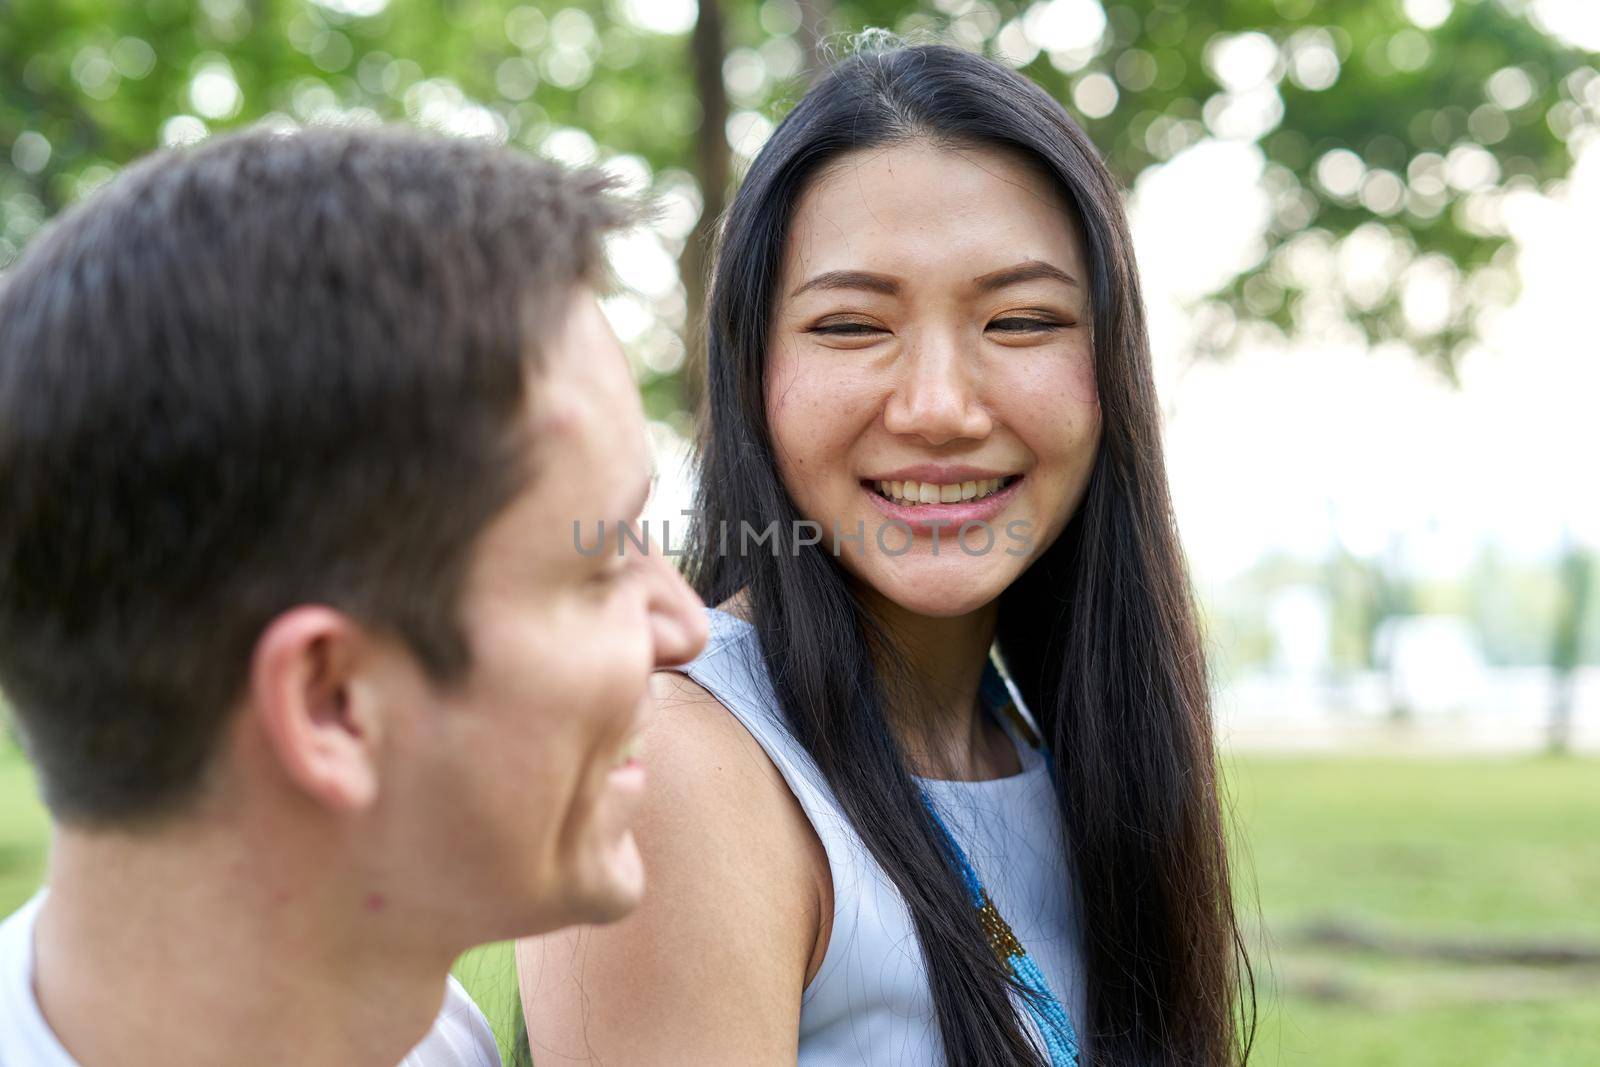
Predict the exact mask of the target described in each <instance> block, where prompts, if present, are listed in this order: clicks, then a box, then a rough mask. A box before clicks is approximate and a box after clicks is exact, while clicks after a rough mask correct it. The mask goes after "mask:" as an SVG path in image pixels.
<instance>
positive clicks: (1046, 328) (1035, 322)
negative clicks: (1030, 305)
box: [989, 316, 1066, 333]
mask: <svg viewBox="0 0 1600 1067" xmlns="http://www.w3.org/2000/svg"><path fill="white" fill-rule="evenodd" d="M1064 325H1066V324H1065V323H1061V322H1056V321H1054V320H1052V319H1028V318H1021V317H1018V316H1013V317H1011V318H1006V319H995V320H994V321H993V322H991V323H990V324H989V329H991V330H997V331H999V332H1000V333H1049V332H1051V331H1053V330H1059V329H1061V328H1062V327H1063V326H1064Z"/></svg>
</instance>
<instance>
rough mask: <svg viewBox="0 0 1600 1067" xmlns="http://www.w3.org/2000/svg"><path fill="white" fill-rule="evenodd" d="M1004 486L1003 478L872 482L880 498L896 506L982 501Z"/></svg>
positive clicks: (1004, 480)
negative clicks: (938, 483)
mask: <svg viewBox="0 0 1600 1067" xmlns="http://www.w3.org/2000/svg"><path fill="white" fill-rule="evenodd" d="M1005 484H1006V479H1004V478H984V479H982V480H981V481H972V482H952V483H950V484H949V485H935V484H934V483H933V482H893V481H882V482H874V483H873V485H874V487H875V488H876V489H877V490H878V494H879V495H880V496H884V497H887V498H888V499H890V500H892V501H894V502H895V503H896V504H906V505H914V504H955V503H959V502H961V501H964V500H982V499H983V498H984V497H986V496H990V495H992V494H994V493H997V492H999V491H1000V490H1001V488H1003V487H1004V486H1005Z"/></svg>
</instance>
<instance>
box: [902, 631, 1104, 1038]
mask: <svg viewBox="0 0 1600 1067" xmlns="http://www.w3.org/2000/svg"><path fill="white" fill-rule="evenodd" d="M979 692H980V694H981V696H982V698H983V703H984V705H985V706H986V707H987V708H989V709H990V710H991V711H992V712H994V713H995V715H996V716H1002V715H1003V716H1005V717H1006V718H1007V719H1008V720H1009V721H1011V723H1012V724H1013V725H1014V726H1015V727H1016V728H1017V729H1018V732H1019V733H1021V735H1022V736H1023V737H1024V738H1026V739H1027V741H1028V743H1029V744H1030V745H1032V746H1033V747H1034V748H1036V749H1038V750H1039V751H1040V752H1041V753H1042V754H1043V756H1044V759H1045V766H1046V767H1047V768H1048V770H1049V772H1050V777H1051V779H1052V780H1053V779H1054V778H1055V764H1054V763H1053V762H1052V761H1051V759H1050V750H1049V749H1047V748H1045V747H1044V745H1043V743H1042V742H1041V741H1040V738H1039V736H1038V734H1037V733H1035V732H1034V729H1033V726H1032V724H1031V723H1029V722H1028V721H1027V719H1025V718H1024V717H1023V716H1022V714H1021V713H1020V712H1019V711H1018V710H1017V706H1016V702H1015V701H1014V700H1013V699H1012V697H1011V693H1010V691H1009V690H1008V689H1007V688H1006V683H1005V681H1004V679H1002V678H1001V677H1000V673H999V671H997V670H996V669H995V666H994V664H993V663H989V664H986V665H985V666H984V672H983V682H982V684H981V685H980V687H979ZM922 805H923V807H925V808H926V809H927V810H928V814H929V815H930V816H931V817H932V818H933V824H934V825H935V826H936V827H938V828H939V833H940V834H942V835H943V836H944V840H945V844H946V845H948V846H949V848H950V854H951V855H952V856H954V857H955V860H956V865H957V870H958V872H959V873H960V875H961V880H962V882H963V883H964V884H965V885H966V887H967V894H968V896H969V897H970V898H971V899H972V906H973V907H974V908H976V909H977V912H978V922H979V923H981V924H982V925H983V932H984V933H985V934H986V935H988V938H989V947H990V948H991V949H992V950H994V954H995V958H996V959H998V960H999V961H1000V964H1001V966H1003V967H1005V968H1006V969H1007V970H1009V971H1010V972H1011V974H1012V975H1013V976H1014V977H1015V978H1016V979H1017V982H1018V984H1019V985H1021V986H1022V987H1023V988H1024V989H1026V990H1027V991H1028V996H1026V997H1024V998H1023V1000H1024V1003H1025V1004H1026V1006H1027V1009H1028V1014H1029V1015H1030V1016H1031V1017H1032V1018H1033V1021H1034V1023H1035V1024H1037V1026H1038V1027H1039V1032H1040V1034H1042V1035H1043V1036H1044V1043H1045V1051H1046V1053H1047V1054H1048V1055H1049V1057H1050V1065H1051V1067H1077V1064H1078V1035H1077V1032H1076V1031H1075V1030H1073V1028H1072V1020H1071V1019H1070V1018H1068V1017H1067V1012H1066V1009H1065V1008H1063V1007H1062V1006H1061V1001H1060V999H1059V998H1057V997H1056V995H1055V993H1053V992H1052V991H1051V989H1050V983H1049V982H1048V981H1046V980H1045V977H1044V974H1043V973H1042V972H1040V970H1039V965H1038V964H1036V963H1035V962H1034V961H1033V957H1032V956H1030V955H1028V950H1027V949H1026V948H1024V947H1023V944H1022V942H1021V941H1020V940H1018V939H1017V935H1016V934H1015V933H1013V932H1012V930H1011V924H1010V923H1008V922H1006V920H1005V917H1004V916H1002V915H1001V914H1000V911H999V909H997V908H996V907H995V906H994V901H992V900H990V899H989V892H988V890H986V889H984V888H983V882H982V880H980V879H979V878H978V872H977V871H975V870H973V868H972V863H971V861H970V860H968V859H967V853H966V850H965V849H963V848H962V847H961V844H960V842H958V841H957V840H956V838H955V835H954V834H952V833H951V832H950V828H949V827H948V826H946V825H945V821H944V819H943V818H941V817H940V815H939V810H938V808H937V807H935V806H934V804H933V802H932V801H931V800H929V799H928V794H927V793H926V792H924V793H923V794H922Z"/></svg>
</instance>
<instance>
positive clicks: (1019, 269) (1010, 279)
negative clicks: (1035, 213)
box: [972, 259, 1078, 292]
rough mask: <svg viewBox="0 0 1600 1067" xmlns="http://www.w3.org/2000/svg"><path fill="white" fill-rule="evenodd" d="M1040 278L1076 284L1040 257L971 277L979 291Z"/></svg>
mask: <svg viewBox="0 0 1600 1067" xmlns="http://www.w3.org/2000/svg"><path fill="white" fill-rule="evenodd" d="M1040 279H1047V280H1050V281H1057V282H1062V283H1064V284H1066V285H1071V286H1074V287H1076V286H1077V284H1078V279H1076V278H1074V277H1073V276H1072V275H1070V274H1068V273H1067V272H1066V271H1064V270H1062V269H1061V268H1060V267H1055V266H1052V265H1050V264H1049V263H1046V262H1045V261H1044V260H1042V259H1030V260H1028V261H1027V262H1026V263H1018V264H1017V265H1016V266H1015V267H1006V268H1005V269H1004V270H997V271H993V272H991V273H989V274H980V275H978V276H977V277H976V278H974V279H972V284H973V286H974V287H975V288H977V289H978V291H979V292H990V291H992V290H995V289H1004V288H1005V287H1006V286H1008V285H1017V284H1019V283H1021V282H1033V281H1038V280H1040Z"/></svg>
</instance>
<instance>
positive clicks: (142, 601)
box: [0, 130, 705, 1067]
mask: <svg viewBox="0 0 1600 1067" xmlns="http://www.w3.org/2000/svg"><path fill="white" fill-rule="evenodd" d="M625 215H626V212H625V211H624V210H623V209H622V208H621V207H620V206H619V205H618V204H617V203H616V202H615V201H613V200H612V199H610V198H609V197H608V196H607V194H606V189H605V182H604V180H603V179H601V178H598V177H597V176H595V175H594V174H583V175H569V174H566V173H564V172H562V171H560V170H558V169H556V168H554V167H552V166H549V165H546V164H544V163H541V162H538V161H536V160H533V159H529V158H527V157H524V156H520V155H517V154H514V153H508V152H505V151H501V150H496V149H493V148H491V147H488V146H485V145H480V144H473V143H465V142H459V141H446V140H438V139H431V138H426V137H422V136H419V135H415V134H404V133H394V132H382V133H375V132H367V133H357V132H350V131H345V132H338V131H329V130H324V131H307V132H302V133H296V134H292V135H278V134H271V133H267V132H252V133H248V134H244V135H242V136H235V137H228V138H223V139H220V140H217V141H215V142H213V143H211V144H209V145H207V146H205V147H202V148H199V149H197V150H194V151H190V152H185V153H181V154H167V155H162V156H158V157H156V158H153V159H150V160H147V161H145V162H143V163H141V164H139V165H137V166H135V167H132V168H130V169H129V170H128V171H126V172H125V173H124V174H123V175H122V176H121V177H120V178H119V179H118V180H117V181H116V182H114V183H113V184H112V186H111V187H110V188H108V189H107V190H106V191H104V192H103V193H101V194H100V195H98V196H96V197H95V198H94V199H93V200H92V201H91V202H90V203H88V204H87V205H85V206H83V207H81V208H79V209H77V210H75V211H74V212H72V213H71V214H70V215H68V216H67V217H66V218H64V219H63V220H61V221H60V222H59V223H58V224H57V225H56V226H55V227H54V228H53V230H52V231H51V232H50V233H48V234H47V235H46V236H43V237H41V238H40V239H39V240H38V241H37V242H36V243H35V244H34V245H33V246H31V247H30V249H29V250H28V254H27V255H26V256H25V257H24V258H23V260H22V262H21V263H19V264H18V266H17V267H16V268H15V269H14V270H13V271H12V272H11V273H10V274H9V276H8V277H7V278H6V280H5V282H4V287H3V289H0V687H3V689H4V692H5V694H6V696H7V698H8V700H9V703H10V705H11V708H12V712H13V714H14V717H15V719H16V722H17V724H18V726H19V727H20V733H21V736H22V737H23V740H24V743H25V746H26V748H27V751H28V753H29V755H30V757H31V758H32V760H33V761H34V763H35V764H36V766H37V768H38V772H39V779H40V782H41V785H42V789H43V793H44V798H45V801H46V803H47V804H48V806H49V808H50V811H51V813H52V817H53V819H54V825H55V839H54V844H53V849H52V854H51V861H50V870H49V888H48V891H47V892H41V893H40V894H39V896H37V897H35V899H34V900H33V901H32V902H30V903H29V904H28V905H27V906H26V907H25V908H23V909H22V910H21V911H20V912H18V913H17V914H15V915H13V916H12V917H11V918H10V919H8V920H6V922H5V923H4V925H3V926H0V1063H4V1064H6V1065H8V1067H10V1065H16V1067H20V1065H22V1064H27V1065H29V1067H38V1065H47V1067H63V1065H73V1064H81V1065H83V1067H99V1065H102V1064H118V1065H126V1067H137V1065H144V1064H150V1065H157V1064H159V1065H161V1067H183V1065H191V1064H192V1065H201V1064H204V1065H208V1067H209V1065H214V1064H219V1063H228V1064H274V1065H278V1064H297V1065H304V1067H315V1065H319V1064H328V1065H332V1064H339V1065H350V1064H369V1065H373V1067H392V1065H393V1064H395V1063H397V1062H399V1061H401V1060H402V1059H403V1058H405V1061H406V1063H407V1064H408V1065H409V1064H430V1065H433V1064H458V1063H459V1064H473V1065H477V1064H480V1063H496V1062H498V1059H497V1057H496V1054H495V1049H494V1042H493V1039H492V1036H491V1035H490V1034H489V1031H488V1029H487V1027H486V1025H485V1024H484V1020H483V1017H482V1015H481V1014H480V1013H479V1012H478V1011H477V1009H476V1007H475V1006H473V1005H472V1004H471V1002H470V1000H468V999H467V997H466V995H465V993H464V992H463V991H462V990H461V988H460V987H459V986H458V985H456V984H455V983H454V981H453V980H448V971H449V968H450V965H451V963H452V961H453V960H454V959H455V957H456V956H457V955H458V954H459V953H460V952H462V951H463V950H464V949H466V948H468V947H469V946H471V945H473V944H476V943H479V942H484V941H490V940H496V939H501V938H510V937H515V936H519V935H524V934H529V933H533V932H535V931H541V930H549V929H552V928H555V927H558V926H561V925H565V924H569V923H578V922H604V921H607V920H609V919H613V918H616V917H618V916H620V915H622V914H624V913H625V912H627V911H628V910H629V909H631V908H632V907H633V906H634V904H635V903H636V902H637V901H638V899H639V896H640V893H641V891H642V886H643V875H642V871H641V868H640V863H639V856H638V853H637V851H636V850H635V847H634V844H633V840H632V837H631V834H630V830H629V824H630V820H631V817H632V813H633V810H634V808H635V806H636V805H637V803H638V799H639V795H640V790H641V788H642V785H643V773H642V770H641V769H640V767H639V765H638V763H637V762H636V760H635V759H634V758H633V755H632V753H631V744H632V741H631V739H632V735H633V732H634V728H635V719H636V715H637V713H638V711H639V710H640V706H641V704H642V702H643V701H644V700H645V699H646V695H645V694H646V684H647V679H648V677H649V674H650V672H651V671H652V670H653V669H654V668H656V667H658V666H662V665H666V664H673V663H677V662H680V661H683V660H687V659H689V658H691V657H692V656H693V655H694V654H695V653H696V652H697V651H698V649H699V647H700V645H701V643H702V641H703V631H704V626H705V623H704V617H703V615H702V613H701V612H700V611H699V605H698V602H697V601H695V599H694V597H693V595H692V594H691V593H690V592H689V591H688V589H687V588H686V587H685V586H684V585H683V584H682V583H681V582H680V580H679V579H678V577H677V576H676V574H675V573H674V572H673V571H672V570H671V569H670V568H669V567H668V565H667V564H666V562H665V561H664V560H662V559H661V558H660V557H659V556H645V555H641V554H638V553H632V554H629V555H626V556H623V555H617V554H615V553H603V554H598V555H593V554H591V555H587V556H586V555H582V554H580V553H579V552H577V551H575V548H574V541H573V537H572V533H571V531H572V528H573V523H574V522H575V521H579V520H582V521H593V520H594V519H596V518H599V517H606V518H612V519H613V520H615V519H618V518H632V517H634V516H635V515H637V513H638V511H639V509H640V508H641V506H642V505H643V502H644V497H645V494H646V492H647V489H648V485H649V474H650V457H649V455H648V451H647V445H646V438H645V434H644V425H643V421H642V418H641V413H640V408H639V402H638V398H637V394H636V391H635V390H634V388H633V385H632V382H631V380H630V378H629V375H628V372H627V367H626V364H625V361H624V359H623V356H622V354H621V352H620V350H619V348H618V346H617V343H616V340H615V339H614V338H613V336H612V335H611V333H610V331H609V330H608V328H607V327H606V325H605V322H604V320H603V319H602V318H601V316H600V312H599V310H598V307H597V306H596V303H595V300H594V297H593V296H592V294H591V289H590V285H591V283H592V282H593V280H594V279H595V277H596V275H597V274H598V273H599V272H600V262H601V253H600V246H601V240H602V238H603V236H604V235H605V234H606V233H607V232H609V231H611V230H612V229H613V228H615V227H617V226H618V225H621V224H623V223H624V222H625V221H626V219H625ZM507 978H508V981H509V980H510V975H509V972H508V975H507ZM447 981H448V984H447ZM441 997H443V998H444V1006H443V1012H442V1013H441V1008H440V1002H441ZM430 1022H432V1023H433V1029H432V1030H431V1031H430V1030H429V1025H430ZM419 1039H421V1040H422V1044H421V1045H420V1046H418V1047H416V1048H415V1049H414V1051H411V1052H410V1055H409V1058H407V1057H408V1050H412V1049H413V1046H417V1043H418V1041H419Z"/></svg>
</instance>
